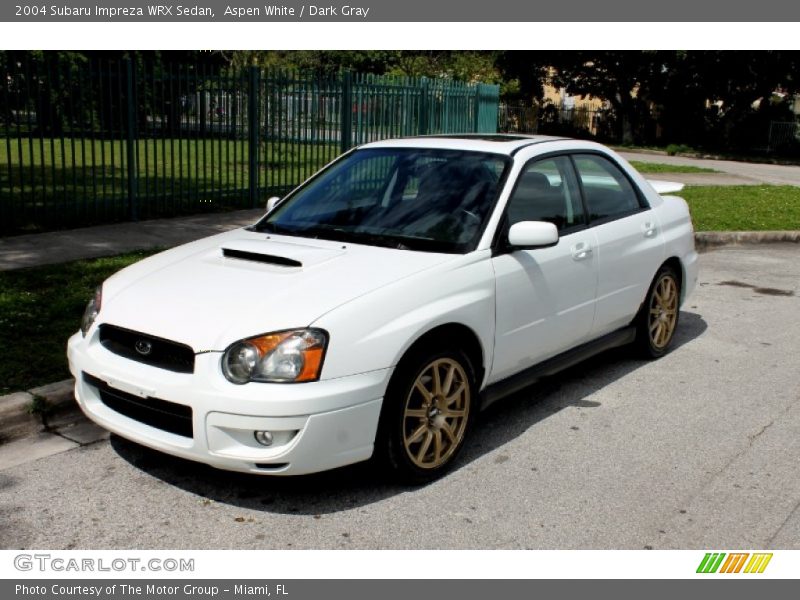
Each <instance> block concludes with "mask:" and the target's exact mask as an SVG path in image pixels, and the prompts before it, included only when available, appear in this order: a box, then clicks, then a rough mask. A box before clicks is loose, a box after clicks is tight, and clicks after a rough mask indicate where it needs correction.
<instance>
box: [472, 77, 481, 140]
mask: <svg viewBox="0 0 800 600" xmlns="http://www.w3.org/2000/svg"><path fill="white" fill-rule="evenodd" d="M482 88H483V85H482V84H480V83H476V84H475V123H474V125H473V132H474V133H481V129H480V127H481V100H482V99H483V98H482V96H483V94H481V92H482V91H483V90H482Z"/></svg>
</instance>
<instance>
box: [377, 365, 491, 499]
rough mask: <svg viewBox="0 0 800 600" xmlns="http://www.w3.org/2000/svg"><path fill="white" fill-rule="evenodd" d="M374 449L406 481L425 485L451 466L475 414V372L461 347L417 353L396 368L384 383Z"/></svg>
mask: <svg viewBox="0 0 800 600" xmlns="http://www.w3.org/2000/svg"><path fill="white" fill-rule="evenodd" d="M384 402H385V404H384V412H383V414H382V417H381V427H380V428H379V434H378V438H379V439H378V440H377V444H378V449H379V454H380V455H382V458H384V460H385V462H386V463H387V464H388V465H389V467H390V468H391V469H392V470H393V471H394V472H395V473H396V474H397V475H398V476H399V477H400V478H401V479H403V480H404V481H406V482H408V483H417V484H418V483H425V482H427V481H431V480H433V479H435V478H436V477H439V476H440V475H441V474H442V473H444V472H445V471H447V469H448V468H449V467H450V466H451V465H452V463H453V460H454V459H455V457H456V455H457V454H458V452H459V451H460V450H461V448H462V447H463V445H464V440H465V439H466V437H467V433H468V431H469V429H470V425H471V423H472V420H473V418H474V412H475V406H474V405H475V376H474V371H473V367H472V365H471V363H470V361H469V359H468V358H467V357H466V355H464V353H463V352H461V351H460V350H444V351H440V352H433V353H420V354H416V355H415V356H412V357H409V359H408V360H404V361H403V363H401V364H400V365H399V366H398V369H397V371H396V372H395V375H394V376H393V377H392V381H391V383H390V385H389V390H388V391H387V394H386V399H385V401H384Z"/></svg>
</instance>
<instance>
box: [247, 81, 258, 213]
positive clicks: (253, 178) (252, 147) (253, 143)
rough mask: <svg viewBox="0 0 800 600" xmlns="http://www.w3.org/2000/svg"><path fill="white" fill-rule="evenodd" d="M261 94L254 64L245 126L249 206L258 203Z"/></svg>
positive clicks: (254, 205) (254, 206)
mask: <svg viewBox="0 0 800 600" xmlns="http://www.w3.org/2000/svg"><path fill="white" fill-rule="evenodd" d="M260 96H261V71H260V70H259V68H258V67H256V66H251V67H250V93H249V94H248V95H247V128H248V134H249V138H248V156H249V159H250V173H249V176H250V179H249V188H250V207H251V208H256V207H257V205H258V200H259V198H258V164H259V160H258V158H259V156H258V154H259V152H258V151H259V130H260V128H261V123H260V122H259V115H258V107H259V104H260V102H259V100H260Z"/></svg>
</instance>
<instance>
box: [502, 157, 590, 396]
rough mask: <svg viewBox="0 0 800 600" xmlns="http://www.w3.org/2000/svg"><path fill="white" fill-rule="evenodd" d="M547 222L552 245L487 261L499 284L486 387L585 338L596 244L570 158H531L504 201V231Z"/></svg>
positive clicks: (507, 254) (587, 326)
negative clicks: (553, 232) (554, 236)
mask: <svg viewBox="0 0 800 600" xmlns="http://www.w3.org/2000/svg"><path fill="white" fill-rule="evenodd" d="M520 221H549V222H551V223H554V224H555V225H556V227H557V228H558V230H559V235H560V239H559V241H558V244H556V245H555V246H553V247H550V248H538V249H533V250H510V251H507V252H503V253H501V254H499V255H498V256H495V257H494V258H493V259H492V262H493V266H494V271H495V282H496V283H495V285H496V327H495V353H494V363H493V367H492V373H491V375H490V377H489V383H493V382H495V381H499V380H501V379H504V378H506V377H508V376H510V375H513V374H514V373H517V372H519V371H522V370H523V369H525V368H527V367H530V366H532V365H534V364H536V363H538V362H541V361H542V360H545V359H547V358H550V357H552V356H555V355H556V354H559V353H561V352H563V351H565V350H567V349H569V348H571V347H573V346H575V345H577V344H580V343H582V342H584V341H587V340H588V338H589V335H590V333H591V330H592V323H593V320H594V311H595V294H596V288H597V258H598V257H597V251H596V247H597V240H596V237H595V234H594V232H593V231H592V230H591V229H588V228H587V227H586V219H585V215H584V210H583V203H582V202H581V197H580V189H579V187H578V184H577V180H576V177H575V173H574V170H573V168H572V163H571V161H570V159H569V158H568V157H566V156H558V157H551V158H544V159H540V160H535V161H533V162H531V163H529V164H528V165H527V166H526V167H525V169H523V171H522V173H521V174H520V177H519V179H518V182H517V184H516V187H515V189H514V191H513V192H512V195H511V197H510V198H509V201H508V206H507V208H506V215H505V230H504V232H503V234H504V235H505V233H506V232H507V230H508V227H510V226H511V225H513V224H514V223H517V222H520Z"/></svg>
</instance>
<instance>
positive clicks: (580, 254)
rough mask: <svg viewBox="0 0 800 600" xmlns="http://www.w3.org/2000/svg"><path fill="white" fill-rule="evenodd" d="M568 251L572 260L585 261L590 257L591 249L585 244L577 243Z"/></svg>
mask: <svg viewBox="0 0 800 600" xmlns="http://www.w3.org/2000/svg"><path fill="white" fill-rule="evenodd" d="M570 250H572V258H573V259H574V260H585V259H587V258H589V257H590V256H591V255H592V247H591V246H590V245H589V244H587V243H586V242H578V243H577V244H575V245H574V246H573V247H572V248H570Z"/></svg>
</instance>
